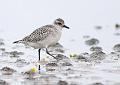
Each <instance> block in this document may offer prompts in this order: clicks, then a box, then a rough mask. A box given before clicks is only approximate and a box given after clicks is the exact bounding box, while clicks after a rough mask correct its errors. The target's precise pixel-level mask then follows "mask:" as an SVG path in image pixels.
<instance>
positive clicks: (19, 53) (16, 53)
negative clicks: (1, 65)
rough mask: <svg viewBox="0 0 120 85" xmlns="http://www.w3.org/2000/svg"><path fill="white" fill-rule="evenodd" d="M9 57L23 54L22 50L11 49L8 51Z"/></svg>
mask: <svg viewBox="0 0 120 85" xmlns="http://www.w3.org/2000/svg"><path fill="white" fill-rule="evenodd" d="M9 54H10V57H19V55H24V53H23V52H18V51H11V52H9Z"/></svg>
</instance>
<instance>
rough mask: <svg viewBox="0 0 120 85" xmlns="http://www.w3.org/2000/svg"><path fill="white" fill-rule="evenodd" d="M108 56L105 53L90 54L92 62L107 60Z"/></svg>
mask: <svg viewBox="0 0 120 85" xmlns="http://www.w3.org/2000/svg"><path fill="white" fill-rule="evenodd" d="M105 57H106V54H105V53H104V52H102V51H101V52H93V53H91V54H90V59H91V60H103V59H105Z"/></svg>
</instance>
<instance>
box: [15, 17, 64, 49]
mask: <svg viewBox="0 0 120 85" xmlns="http://www.w3.org/2000/svg"><path fill="white" fill-rule="evenodd" d="M63 27H64V21H63V20H62V19H60V18H58V19H56V20H55V21H54V24H53V25H45V26H42V27H40V28H38V29H36V30H35V31H33V32H32V33H31V34H30V35H28V36H26V37H25V38H23V39H22V40H19V41H16V42H15V43H17V42H18V43H23V44H26V45H29V46H31V47H33V48H47V47H49V46H50V45H53V44H56V43H57V42H58V41H59V39H60V37H61V33H62V28H63Z"/></svg>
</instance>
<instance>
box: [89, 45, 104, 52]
mask: <svg viewBox="0 0 120 85" xmlns="http://www.w3.org/2000/svg"><path fill="white" fill-rule="evenodd" d="M102 50H103V49H102V47H98V46H93V47H91V48H90V51H92V52H101V51H102Z"/></svg>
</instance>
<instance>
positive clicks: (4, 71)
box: [0, 66, 16, 75]
mask: <svg viewBox="0 0 120 85" xmlns="http://www.w3.org/2000/svg"><path fill="white" fill-rule="evenodd" d="M0 70H1V72H2V74H3V75H12V74H13V73H14V72H16V70H14V69H12V68H9V67H7V66H6V67H3V68H2V69H0Z"/></svg>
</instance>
